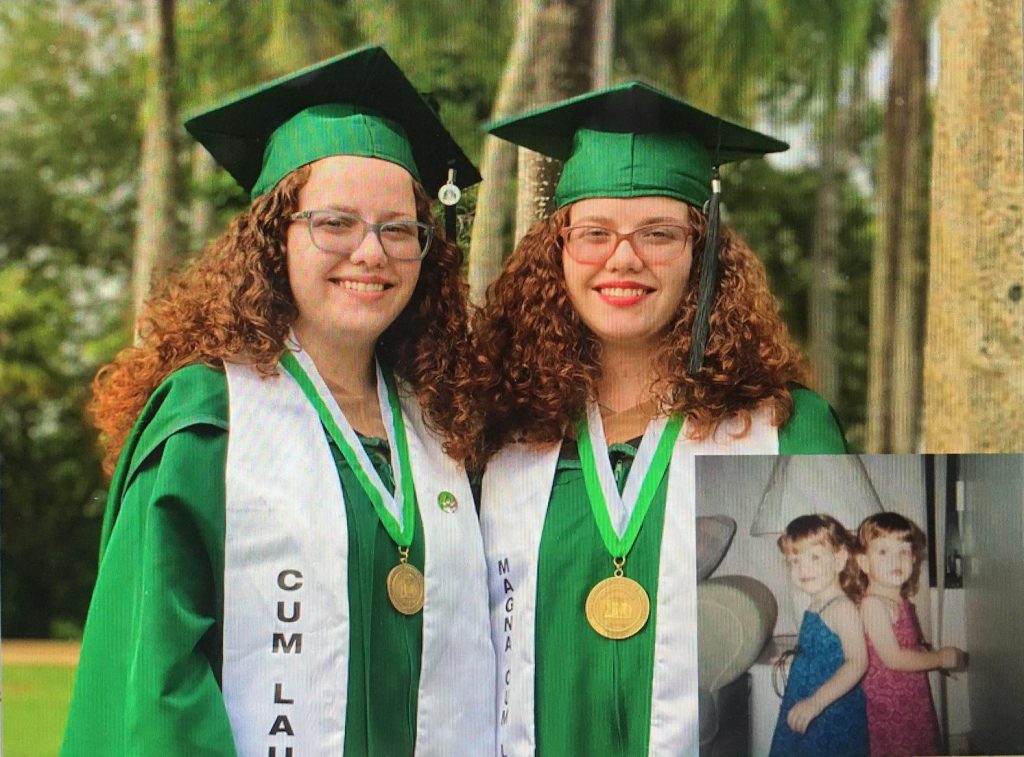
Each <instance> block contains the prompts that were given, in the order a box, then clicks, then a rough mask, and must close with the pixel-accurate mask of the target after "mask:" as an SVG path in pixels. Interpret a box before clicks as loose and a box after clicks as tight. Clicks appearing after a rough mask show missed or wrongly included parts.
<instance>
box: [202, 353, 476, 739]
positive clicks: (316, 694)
mask: <svg viewBox="0 0 1024 757" xmlns="http://www.w3.org/2000/svg"><path fill="white" fill-rule="evenodd" d="M296 357H297V358H298V359H299V361H300V363H301V364H302V365H303V367H304V368H305V369H306V372H307V374H309V375H310V378H311V379H312V380H313V382H314V383H316V384H318V385H320V386H321V387H322V389H323V390H325V391H326V387H325V386H323V384H322V381H323V380H322V379H321V378H320V376H319V374H317V373H316V369H315V367H314V366H313V365H312V361H310V360H309V358H308V356H307V355H305V354H304V353H301V352H300V353H297V354H296ZM225 370H226V373H227V377H228V388H229V402H230V415H229V419H230V429H229V435H228V455H227V471H226V500H227V501H226V505H225V508H226V529H225V555H224V563H225V565H224V661H223V679H222V688H223V692H224V700H225V704H226V706H227V711H228V716H229V718H230V721H231V729H232V732H233V734H234V739H235V745H236V748H237V750H238V754H239V755H240V757H249V756H250V755H251V756H252V757H292V756H293V755H294V757H300V756H301V757H313V756H314V755H316V756H319V755H323V756H324V757H326V756H327V755H330V756H331V757H337V756H338V755H340V754H342V752H343V748H344V744H345V713H346V705H347V701H348V657H349V655H348V647H349V622H350V617H349V601H348V578H347V575H348V569H347V563H348V530H347V526H346V522H345V505H344V498H343V497H344V495H343V492H342V489H341V482H340V479H339V477H338V470H337V466H336V465H335V463H334V458H333V457H332V455H331V451H330V448H329V446H328V443H327V438H326V436H325V433H324V430H323V427H322V425H321V422H320V419H319V417H318V415H317V412H316V410H315V409H314V408H313V407H312V405H311V404H310V402H309V401H308V400H307V399H306V397H305V396H304V395H303V393H302V390H301V389H300V388H299V386H298V384H297V383H296V381H295V380H294V379H293V378H292V377H291V376H290V375H288V374H287V373H286V372H285V371H283V370H279V374H278V375H276V376H271V377H263V376H261V375H260V374H259V373H258V372H257V371H256V370H255V369H254V368H252V367H250V366H244V365H233V364H226V366H225ZM335 408H336V405H335ZM401 408H402V416H403V418H404V420H405V426H406V432H407V435H408V444H409V454H410V458H411V465H412V471H413V479H414V485H415V490H416V498H417V502H418V506H419V513H420V518H421V520H422V522H423V536H422V538H423V539H424V549H425V557H424V579H425V599H424V605H423V649H422V658H421V668H420V680H419V692H418V700H417V723H416V754H417V755H459V754H466V755H471V754H472V755H476V754H485V753H489V752H491V751H493V749H494V711H493V710H494V708H493V700H492V699H491V697H492V695H493V691H494V685H495V684H494V650H493V648H492V646H491V639H490V636H489V633H488V631H489V629H488V625H487V622H488V621H487V599H486V590H487V589H486V572H485V567H484V556H483V548H482V543H481V538H480V530H479V524H478V521H477V515H476V512H475V508H474V507H473V495H472V492H471V491H470V487H469V481H468V479H467V477H466V472H465V469H464V468H463V467H462V466H461V465H460V464H458V463H456V462H455V461H453V460H452V459H451V458H449V457H448V456H447V455H445V454H444V452H443V450H442V448H441V444H440V442H439V441H438V440H437V438H436V436H435V435H434V434H433V433H432V432H431V431H429V430H428V429H427V428H426V427H425V426H424V423H423V418H422V416H421V413H420V409H419V406H418V403H417V402H416V400H415V399H414V398H407V397H403V398H402V399H401ZM441 492H449V493H451V494H453V495H454V496H455V499H456V502H457V507H456V508H454V509H452V508H451V502H450V498H447V497H445V498H444V500H443V502H444V504H446V505H447V506H448V509H447V510H444V509H442V508H441V507H440V506H439V504H440V502H439V498H438V495H439V494H440V493H441ZM395 562H396V564H397V563H398V552H397V549H396V552H395ZM381 588H383V587H381ZM395 717H396V718H400V717H404V713H395Z"/></svg>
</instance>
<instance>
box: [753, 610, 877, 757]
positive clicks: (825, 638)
mask: <svg viewBox="0 0 1024 757" xmlns="http://www.w3.org/2000/svg"><path fill="white" fill-rule="evenodd" d="M829 604H830V603H829ZM825 607H828V604H826V605H825ZM825 607H823V608H821V609H822V610H824V609H825ZM845 661H846V658H845V657H844V655H843V646H842V644H841V643H840V641H839V637H838V636H836V635H835V633H833V632H832V630H831V629H830V628H829V627H828V626H827V625H826V624H825V621H824V620H822V618H821V614H820V613H818V612H811V611H810V610H807V611H806V612H804V618H803V621H802V622H801V623H800V637H799V639H798V640H797V651H796V654H795V656H794V657H793V665H792V666H791V667H790V670H789V680H788V681H787V682H786V692H785V694H784V695H783V697H782V706H781V708H780V710H779V720H778V722H777V723H776V724H775V734H774V736H772V748H771V757H867V755H868V754H869V747H868V719H867V711H866V707H865V702H864V692H863V691H861V688H860V684H859V683H858V684H857V685H856V686H854V687H853V688H852V689H850V690H849V691H848V692H846V693H845V694H843V696H841V697H839V699H837V700H836V701H834V702H833V703H832V704H830V705H829V706H828V707H826V708H825V709H824V710H823V711H822V713H821V714H820V715H818V717H816V718H815V719H814V720H812V721H811V724H810V726H809V727H808V728H807V731H806V732H805V733H804V734H803V735H801V734H799V733H795V732H794V731H793V730H792V729H791V728H790V727H789V724H788V723H787V722H786V716H787V715H789V711H790V709H792V707H793V705H794V704H796V703H797V702H799V701H800V700H802V699H806V698H807V697H809V696H811V695H812V694H813V693H814V692H815V691H817V690H818V688H819V687H820V686H821V685H822V684H823V683H825V681H827V680H828V679H829V678H831V677H832V676H833V675H835V672H836V671H837V670H839V668H840V666H842V664H843V663H844V662H845Z"/></svg>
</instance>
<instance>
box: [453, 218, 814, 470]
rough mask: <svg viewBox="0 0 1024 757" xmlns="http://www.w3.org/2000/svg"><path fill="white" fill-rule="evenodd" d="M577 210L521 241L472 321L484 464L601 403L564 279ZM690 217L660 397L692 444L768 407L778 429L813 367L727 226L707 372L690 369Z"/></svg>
mask: <svg viewBox="0 0 1024 757" xmlns="http://www.w3.org/2000/svg"><path fill="white" fill-rule="evenodd" d="M570 208H571V206H567V207H564V208H561V209H560V210H558V211H556V212H555V213H554V214H552V215H551V217H550V218H548V219H546V220H544V221H541V222H539V223H537V224H536V225H535V226H534V227H533V228H532V229H530V231H529V232H528V233H527V234H526V236H525V237H523V239H522V241H521V242H520V243H519V246H518V247H517V248H516V250H515V252H514V253H513V255H512V257H511V258H510V259H509V261H508V263H507V265H506V267H505V270H504V272H503V273H502V274H501V276H500V277H499V278H498V279H497V280H496V281H495V282H494V283H493V284H492V285H491V287H490V288H489V289H488V292H487V301H486V303H485V305H484V307H483V308H482V310H481V311H480V312H479V313H478V315H477V317H476V319H475V321H474V329H473V331H474V338H475V341H476V344H477V353H478V355H477V363H476V366H475V368H476V391H477V394H478V397H477V402H478V404H479V405H480V407H479V408H478V412H480V414H481V421H480V422H481V423H482V425H483V431H482V432H481V433H482V436H483V441H482V444H481V451H480V454H481V455H482V457H483V459H486V458H487V457H489V456H490V455H492V454H494V452H496V451H497V450H498V449H500V448H501V447H502V446H504V445H505V444H508V443H510V442H515V441H520V442H526V443H552V442H556V441H559V440H561V439H562V438H563V436H564V434H565V432H566V430H567V429H568V428H569V427H570V425H571V423H572V422H573V421H574V420H575V419H576V418H577V417H578V416H579V415H580V414H581V413H583V412H584V408H585V406H586V403H587V401H588V400H593V399H596V394H597V390H596V387H597V383H598V380H599V379H600V376H601V344H600V342H599V340H598V339H597V337H596V336H595V335H594V334H593V332H592V331H591V330H590V329H588V328H587V327H586V326H585V325H584V324H583V322H582V321H581V320H580V317H579V315H578V314H577V312H576V310H575V308H574V307H573V305H572V302H571V301H570V299H569V294H568V291H567V290H566V287H565V279H564V275H563V271H562V242H561V239H560V237H559V233H560V231H561V230H562V229H563V228H564V227H565V226H566V225H567V224H568V219H569V212H570ZM688 210H689V221H690V224H691V225H692V227H693V229H694V233H695V240H694V262H693V266H692V268H691V271H690V278H689V282H688V283H687V287H686V292H685V294H684V296H683V299H682V302H681V303H680V305H679V308H678V310H677V311H676V314H675V318H674V320H673V322H672V324H671V325H670V328H669V329H668V331H667V332H666V334H665V336H664V339H663V340H662V344H661V346H660V348H659V350H658V352H657V353H656V355H655V357H654V362H655V374H656V376H657V378H656V379H655V381H654V385H653V386H652V387H651V389H652V391H653V393H654V396H655V397H656V398H657V399H658V401H659V403H660V406H661V409H662V411H663V412H666V413H678V414H681V415H685V416H686V419H687V422H686V428H687V433H688V434H689V435H690V436H691V437H692V438H695V439H702V438H706V437H707V436H709V435H710V434H712V433H713V432H714V430H715V429H716V428H717V426H718V424H719V423H721V422H722V421H723V420H725V419H726V418H728V417H731V416H736V417H738V418H740V420H741V421H742V422H744V423H745V426H744V428H745V429H749V427H750V422H751V417H752V415H751V414H752V412H753V411H754V410H755V409H757V408H759V407H763V406H767V407H768V408H769V409H770V411H771V415H772V420H773V422H774V423H775V424H776V425H778V426H781V425H782V424H784V423H785V422H786V421H787V420H788V419H789V417H790V415H792V412H793V400H792V398H791V396H790V394H789V392H788V390H787V384H789V383H791V382H799V381H802V380H803V379H804V378H805V376H806V364H805V361H804V358H803V356H802V355H801V353H800V350H799V348H798V347H797V346H796V345H795V344H794V343H793V341H792V340H791V339H790V336H789V332H788V330H787V329H786V325H785V324H784V323H783V321H782V318H781V317H780V316H779V306H778V302H777V301H776V300H775V298H774V297H773V296H772V294H771V292H770V291H769V290H768V281H767V277H766V275H765V270H764V266H763V265H762V264H761V262H760V261H759V260H758V259H757V257H756V256H755V255H754V253H753V252H752V251H751V250H750V249H749V248H748V247H747V246H746V244H744V242H743V241H742V240H741V239H740V237H739V236H738V235H737V234H736V233H735V232H733V231H731V230H730V229H729V228H728V227H726V226H725V225H724V224H723V225H722V227H721V233H720V240H719V245H718V254H719V261H720V262H719V283H718V293H717V295H716V297H715V304H714V308H713V310H712V313H711V333H710V338H709V340H708V345H707V350H706V352H705V356H704V367H703V368H702V369H701V371H700V372H699V373H698V375H696V376H691V375H689V373H688V372H687V362H688V360H689V353H690V341H691V335H690V331H691V328H692V324H693V318H694V314H695V312H696V308H697V283H698V282H699V280H700V269H701V265H702V260H703V254H702V250H703V248H704V243H705V238H706V229H707V219H706V218H705V216H704V214H703V213H701V212H700V211H699V210H698V209H696V208H694V207H692V206H690V207H689V208H688ZM744 433H745V431H744Z"/></svg>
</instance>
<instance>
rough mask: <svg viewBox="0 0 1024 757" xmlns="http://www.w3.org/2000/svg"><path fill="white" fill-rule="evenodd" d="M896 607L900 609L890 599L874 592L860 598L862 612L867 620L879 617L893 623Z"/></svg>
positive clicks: (862, 615)
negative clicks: (878, 595) (877, 595)
mask: <svg viewBox="0 0 1024 757" xmlns="http://www.w3.org/2000/svg"><path fill="white" fill-rule="evenodd" d="M894 609H895V610H896V611H897V612H898V611H899V610H898V609H897V608H894V607H893V604H892V603H891V602H889V601H888V600H886V599H884V598H882V597H876V596H874V595H873V594H867V595H865V596H864V597H863V598H862V599H861V600H860V614H861V617H862V618H863V619H864V620H865V621H870V620H875V619H878V620H883V621H885V622H887V623H892V622H893V620H894V618H893V614H894V613H893V611H894Z"/></svg>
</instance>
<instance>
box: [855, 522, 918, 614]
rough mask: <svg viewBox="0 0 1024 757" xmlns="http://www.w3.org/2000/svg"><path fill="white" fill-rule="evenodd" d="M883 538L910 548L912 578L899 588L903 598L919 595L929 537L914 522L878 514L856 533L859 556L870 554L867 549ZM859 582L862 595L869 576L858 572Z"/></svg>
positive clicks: (862, 524)
mask: <svg viewBox="0 0 1024 757" xmlns="http://www.w3.org/2000/svg"><path fill="white" fill-rule="evenodd" d="M883 536H892V537H894V538H896V539H899V540H900V541H905V542H906V543H907V544H909V545H910V555H911V558H912V559H913V563H914V565H913V568H912V569H911V571H910V577H909V578H908V579H907V580H906V581H904V582H903V585H902V586H900V596H902V597H903V598H904V599H907V598H909V597H911V596H913V595H914V594H917V584H918V582H919V581H920V580H921V564H922V563H923V562H924V558H925V554H926V553H927V551H928V537H927V536H925V535H924V531H922V530H921V528H920V526H918V525H917V524H916V523H914V521H912V520H910V519H909V518H904V517H903V516H902V515H900V514H899V513H893V512H884V513H876V514H874V515H869V516H868V517H867V518H865V519H864V520H863V522H861V524H860V527H859V528H858V529H857V551H858V553H859V554H862V555H865V554H867V551H868V545H869V544H871V542H872V541H874V540H875V539H878V538H880V537H883ZM858 567H859V566H858ZM858 581H859V584H860V591H861V594H864V593H866V592H867V590H868V583H869V581H868V575H867V573H865V572H864V571H859V572H858Z"/></svg>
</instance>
